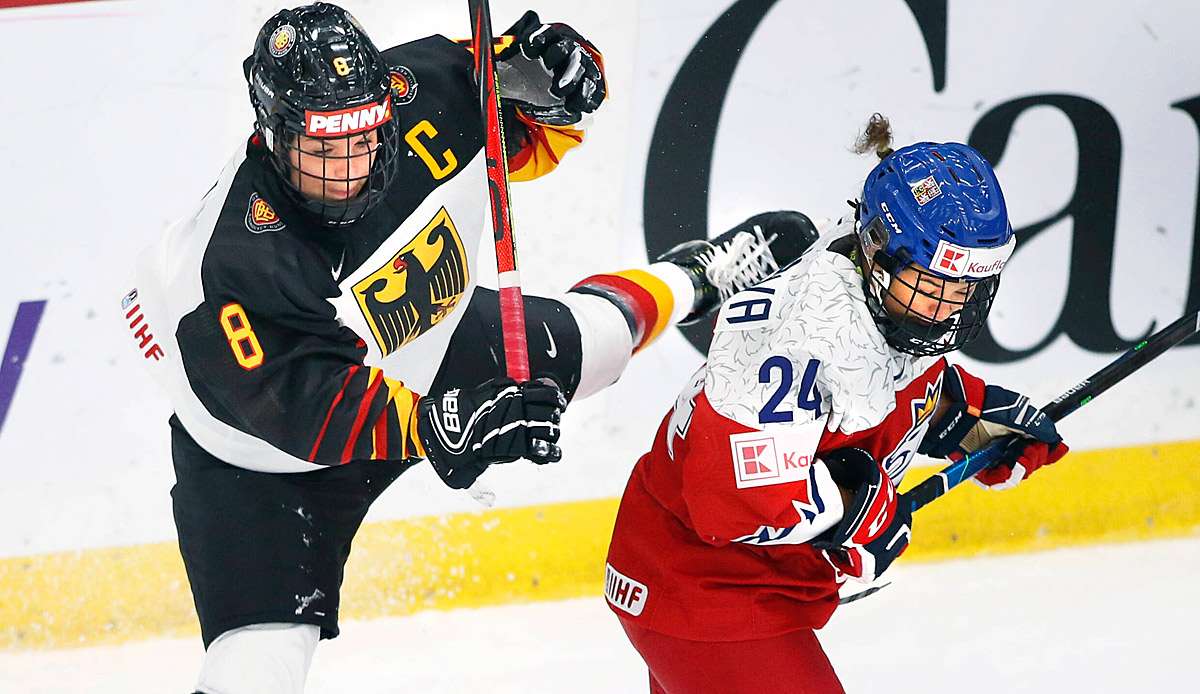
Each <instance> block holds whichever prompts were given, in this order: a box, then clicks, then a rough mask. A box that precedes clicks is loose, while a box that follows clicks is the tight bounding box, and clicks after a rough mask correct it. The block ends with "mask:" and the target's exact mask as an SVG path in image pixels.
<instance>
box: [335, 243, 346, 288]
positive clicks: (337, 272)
mask: <svg viewBox="0 0 1200 694" xmlns="http://www.w3.org/2000/svg"><path fill="white" fill-rule="evenodd" d="M345 264H346V249H344V248H343V249H342V258H341V260H338V266H337V267H335V268H333V281H334V282H337V281H338V277H340V276H341V274H342V266H343V265H345Z"/></svg>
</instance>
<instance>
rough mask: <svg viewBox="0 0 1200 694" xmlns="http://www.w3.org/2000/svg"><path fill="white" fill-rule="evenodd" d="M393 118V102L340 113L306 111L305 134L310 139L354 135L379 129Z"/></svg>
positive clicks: (389, 101) (385, 100)
mask: <svg viewBox="0 0 1200 694" xmlns="http://www.w3.org/2000/svg"><path fill="white" fill-rule="evenodd" d="M391 117H392V100H391V99H384V101H383V103H380V104H367V105H366V106H355V107H354V108H346V109H342V110H340V111H305V112H304V124H305V125H304V134H305V135H308V136H310V137H335V136H338V135H353V134H355V133H361V132H363V131H366V130H371V129H372V128H377V127H379V126H380V125H383V124H384V123H386V122H387V121H388V120H389V119H391Z"/></svg>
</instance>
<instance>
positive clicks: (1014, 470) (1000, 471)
mask: <svg viewBox="0 0 1200 694" xmlns="http://www.w3.org/2000/svg"><path fill="white" fill-rule="evenodd" d="M1069 450H1071V449H1070V448H1068V447H1067V444H1065V443H1063V442H1062V439H1059V441H1058V443H1056V444H1054V445H1053V447H1051V445H1050V444H1047V443H1043V442H1042V441H1030V440H1029V439H1022V438H1017V439H1013V441H1012V442H1011V443H1009V444H1008V447H1007V448H1006V449H1005V451H1004V457H1003V458H1001V460H1000V462H998V463H996V464H995V465H993V466H991V467H989V468H987V469H985V470H980V471H979V472H978V473H977V474H976V475H975V482H976V483H977V484H979V485H980V486H981V487H986V488H988V489H997V490H999V489H1011V488H1012V487H1015V486H1017V483H1018V482H1020V481H1021V480H1023V479H1025V478H1027V477H1029V476H1030V475H1032V474H1033V473H1034V472H1035V471H1036V470H1037V469H1038V468H1040V467H1042V466H1044V465H1049V464H1051V463H1055V462H1058V461H1059V460H1060V459H1061V458H1062V457H1063V456H1064V455H1066V454H1067V451H1069Z"/></svg>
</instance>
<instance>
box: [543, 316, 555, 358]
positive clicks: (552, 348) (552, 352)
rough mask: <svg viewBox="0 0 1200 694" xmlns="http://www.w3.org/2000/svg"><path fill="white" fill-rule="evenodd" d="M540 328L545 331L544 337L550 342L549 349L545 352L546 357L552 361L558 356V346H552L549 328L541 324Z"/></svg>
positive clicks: (552, 336) (552, 338)
mask: <svg viewBox="0 0 1200 694" xmlns="http://www.w3.org/2000/svg"><path fill="white" fill-rule="evenodd" d="M542 327H543V328H545V329H546V337H547V338H548V339H549V340H550V349H547V350H546V355H547V356H549V357H550V358H551V359H553V358H555V357H557V356H558V345H556V344H554V335H552V334H551V333H550V326H549V325H547V324H546V323H542Z"/></svg>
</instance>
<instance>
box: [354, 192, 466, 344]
mask: <svg viewBox="0 0 1200 694" xmlns="http://www.w3.org/2000/svg"><path fill="white" fill-rule="evenodd" d="M469 280H470V275H469V273H468V270H467V254H466V251H465V250H464V249H463V244H462V239H461V238H459V235H458V230H457V229H455V227H454V220H452V219H451V218H450V214H449V213H448V212H446V208H444V207H443V208H442V209H440V210H438V213H437V214H436V215H434V217H433V219H432V220H430V222H429V224H426V225H425V228H424V229H422V230H421V231H420V233H418V234H417V235H416V236H415V237H414V238H413V240H411V241H409V242H408V244H407V245H405V246H404V248H401V249H400V251H399V252H397V253H396V254H395V255H393V256H392V257H391V259H390V260H388V262H387V263H385V264H384V265H383V266H382V267H380V268H379V269H377V270H375V272H372V273H371V274H369V275H367V276H366V277H364V278H362V279H361V280H360V281H358V282H357V283H355V285H354V288H353V291H354V298H355V299H357V300H358V306H359V308H360V309H361V310H362V312H363V317H365V318H366V319H367V324H368V325H370V326H371V333H372V334H373V335H374V336H375V342H376V344H378V345H379V351H380V352H382V353H383V354H384V355H385V356H386V355H388V354H391V353H392V352H395V351H396V350H398V349H400V348H401V347H403V346H404V345H406V344H408V343H409V342H412V341H413V340H415V339H417V338H418V337H419V336H420V335H421V334H422V333H424V332H426V331H427V330H429V329H430V328H432V327H434V326H435V325H437V324H438V323H440V322H441V321H442V319H444V318H445V317H446V316H448V315H450V313H451V312H452V311H454V309H455V307H456V306H458V302H459V300H460V299H462V295H463V293H464V292H465V291H466V289H467V283H468V282H469Z"/></svg>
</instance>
